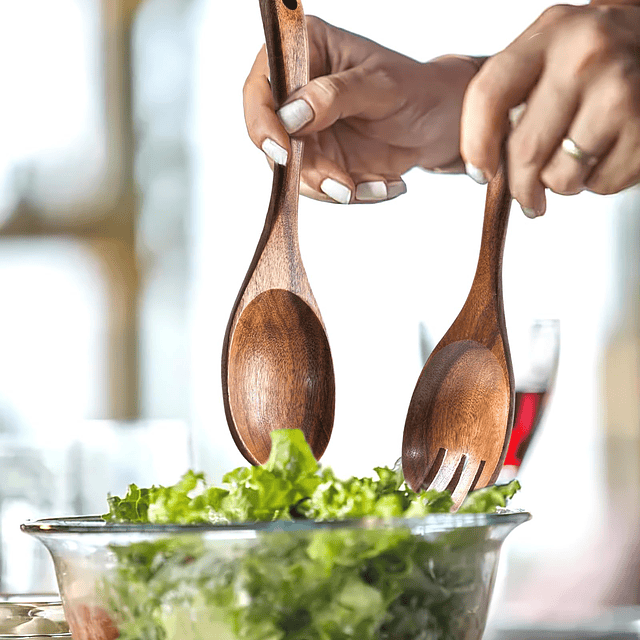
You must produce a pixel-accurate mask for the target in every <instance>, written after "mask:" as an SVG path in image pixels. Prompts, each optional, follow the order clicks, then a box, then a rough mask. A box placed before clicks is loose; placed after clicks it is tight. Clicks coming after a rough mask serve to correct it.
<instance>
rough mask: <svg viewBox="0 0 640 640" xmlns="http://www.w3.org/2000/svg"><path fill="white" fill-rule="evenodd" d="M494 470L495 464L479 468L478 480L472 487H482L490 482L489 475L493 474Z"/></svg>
mask: <svg viewBox="0 0 640 640" xmlns="http://www.w3.org/2000/svg"><path fill="white" fill-rule="evenodd" d="M495 470H496V467H495V465H494V466H493V467H490V466H489V465H485V466H484V468H483V469H482V470H481V472H480V475H479V477H478V482H476V484H475V486H474V487H473V488H474V489H483V488H484V487H486V486H488V485H489V484H491V477H492V476H493V473H494V471H495Z"/></svg>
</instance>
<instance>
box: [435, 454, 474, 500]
mask: <svg viewBox="0 0 640 640" xmlns="http://www.w3.org/2000/svg"><path fill="white" fill-rule="evenodd" d="M466 464H467V456H466V455H465V454H464V453H460V452H457V451H456V452H447V454H446V455H445V456H444V460H443V461H442V464H441V465H440V468H439V469H438V470H437V473H436V474H435V475H434V477H433V480H431V482H430V483H429V486H428V488H429V489H435V490H436V491H444V490H445V489H446V488H447V487H448V486H449V485H450V484H451V483H452V481H453V480H454V479H456V478H459V477H460V476H461V475H462V473H463V470H464V468H465V465H466ZM429 475H431V473H430V474H429Z"/></svg>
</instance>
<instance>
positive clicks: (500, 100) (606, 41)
mask: <svg viewBox="0 0 640 640" xmlns="http://www.w3.org/2000/svg"><path fill="white" fill-rule="evenodd" d="M523 103H526V106H525V108H524V113H523V115H522V116H521V118H520V119H519V120H518V123H517V124H516V126H515V127H514V128H513V129H511V127H510V124H509V113H510V111H511V110H512V109H514V108H515V107H517V106H518V105H521V104H523ZM505 140H506V145H507V151H508V153H507V155H508V164H509V166H508V170H509V182H510V186H511V191H512V194H513V196H514V198H515V199H516V200H517V201H518V202H519V203H520V205H521V206H522V208H523V211H524V212H525V214H527V215H528V216H529V217H536V216H539V215H542V214H543V213H544V212H545V209H546V198H545V187H546V188H549V189H551V190H552V191H554V192H556V193H560V194H567V195H568V194H574V193H578V192H580V191H582V190H584V189H587V190H589V191H593V192H595V193H601V194H610V193H616V192H618V191H620V190H622V189H624V188H626V187H628V186H631V185H633V184H635V183H637V182H638V181H640V7H639V6H624V5H622V4H620V5H618V6H593V5H587V6H570V5H557V6H554V7H551V8H550V9H548V10H547V11H545V12H544V13H543V14H542V15H541V16H540V18H538V20H536V21H535V22H534V23H533V24H532V25H531V26H530V27H529V28H528V29H527V30H526V31H525V32H524V33H523V34H522V35H520V36H519V37H518V38H517V39H516V40H515V41H514V42H513V43H512V44H511V45H509V46H508V47H507V48H506V49H505V50H504V51H502V52H500V53H498V54H496V55H495V56H493V57H492V58H490V59H489V60H487V62H486V63H485V64H484V66H483V68H482V69H481V71H480V72H479V73H478V74H477V75H476V76H475V77H474V78H473V80H472V81H471V83H470V84H469V87H468V89H467V92H466V95H465V99H464V104H463V111H462V122H461V153H462V157H463V159H464V160H465V162H466V163H467V171H468V173H469V174H470V175H472V176H474V175H475V177H476V179H478V180H479V181H484V180H488V179H490V178H491V177H492V176H493V175H494V174H495V172H496V171H497V168H498V164H499V161H500V154H501V149H502V147H503V144H504V142H505Z"/></svg>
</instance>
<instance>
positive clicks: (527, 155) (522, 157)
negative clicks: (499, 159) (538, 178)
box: [508, 127, 545, 167]
mask: <svg viewBox="0 0 640 640" xmlns="http://www.w3.org/2000/svg"><path fill="white" fill-rule="evenodd" d="M508 150H509V157H511V158H513V160H514V162H516V163H517V164H518V165H520V166H526V167H529V166H541V165H542V163H543V162H544V159H545V152H544V150H543V148H542V145H541V142H540V137H539V133H537V132H536V131H535V130H533V131H532V130H524V129H522V128H521V127H518V128H516V129H515V131H514V132H513V133H512V134H511V136H510V137H509V142H508Z"/></svg>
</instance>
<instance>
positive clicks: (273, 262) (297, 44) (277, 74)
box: [239, 0, 319, 312]
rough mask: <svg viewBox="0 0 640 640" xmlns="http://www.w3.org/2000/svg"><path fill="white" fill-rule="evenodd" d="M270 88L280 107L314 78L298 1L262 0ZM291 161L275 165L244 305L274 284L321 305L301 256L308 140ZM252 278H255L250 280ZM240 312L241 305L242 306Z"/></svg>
mask: <svg viewBox="0 0 640 640" xmlns="http://www.w3.org/2000/svg"><path fill="white" fill-rule="evenodd" d="M260 13H261V15H262V23H263V27H264V34H265V42H266V45H267V56H268V59H269V72H270V79H271V90H272V93H273V97H274V102H275V105H276V108H278V107H279V106H280V105H281V104H282V103H283V102H284V101H285V100H286V98H287V96H289V95H290V94H291V93H292V92H293V91H295V90H296V89H299V88H300V87H302V86H304V85H305V84H306V83H307V82H308V79H309V54H308V51H309V47H308V41H307V29H306V22H305V18H304V12H303V9H302V5H301V3H300V2H299V0H260ZM290 143H291V153H290V154H289V158H288V160H287V164H286V166H282V165H279V164H275V165H274V167H273V186H272V189H271V199H270V201H269V209H268V211H267V216H266V219H265V224H264V228H263V231H262V235H261V237H260V240H259V242H258V246H257V248H256V253H255V255H254V259H253V262H252V264H251V266H250V268H249V274H248V276H247V281H246V283H245V284H247V285H249V287H248V290H247V291H246V292H245V300H244V302H243V304H241V306H244V304H245V303H247V302H249V300H250V299H251V298H252V297H254V296H255V295H257V294H258V293H260V292H261V291H262V290H265V289H270V288H282V289H287V290H289V291H293V292H294V293H296V294H297V295H299V296H301V297H302V298H303V299H304V300H305V301H306V302H307V303H308V304H310V305H311V306H312V307H313V308H314V310H315V311H317V312H319V310H318V308H317V304H316V302H315V299H314V297H313V294H312V292H311V289H310V287H309V283H308V280H307V277H306V273H305V271H304V266H303V264H302V258H301V256H300V247H299V241H298V197H299V190H300V167H301V164H302V154H303V150H304V143H303V141H302V140H301V139H299V138H291V140H290ZM249 281H250V282H249ZM239 311H241V309H239Z"/></svg>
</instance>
